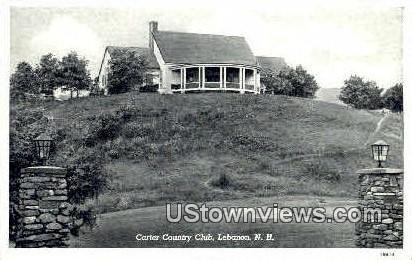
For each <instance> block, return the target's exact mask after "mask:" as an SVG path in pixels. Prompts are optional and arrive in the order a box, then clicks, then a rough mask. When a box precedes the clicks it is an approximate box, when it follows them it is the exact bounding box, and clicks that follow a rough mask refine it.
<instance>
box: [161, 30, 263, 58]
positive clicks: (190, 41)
mask: <svg viewBox="0 0 412 260" xmlns="http://www.w3.org/2000/svg"><path fill="white" fill-rule="evenodd" d="M153 36H154V39H155V41H156V44H157V46H158V47H159V50H160V53H161V54H162V57H163V59H164V61H165V62H166V63H178V64H211V63H218V64H220V63H223V64H242V65H251V66H256V65H257V63H256V58H255V56H254V55H253V53H252V51H251V50H250V48H249V45H248V44H247V42H246V40H245V38H243V37H239V36H223V35H213V34H197V33H182V32H169V31H157V32H155V33H153Z"/></svg>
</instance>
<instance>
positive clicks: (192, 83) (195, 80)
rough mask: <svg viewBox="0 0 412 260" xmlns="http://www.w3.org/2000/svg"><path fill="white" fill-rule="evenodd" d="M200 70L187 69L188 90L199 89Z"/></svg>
mask: <svg viewBox="0 0 412 260" xmlns="http://www.w3.org/2000/svg"><path fill="white" fill-rule="evenodd" d="M199 83H200V75H199V68H198V67H196V68H186V88H199Z"/></svg>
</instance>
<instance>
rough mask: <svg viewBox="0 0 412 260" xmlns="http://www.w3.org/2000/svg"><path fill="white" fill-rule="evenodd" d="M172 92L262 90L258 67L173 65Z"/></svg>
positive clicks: (257, 91) (243, 91) (255, 91)
mask: <svg viewBox="0 0 412 260" xmlns="http://www.w3.org/2000/svg"><path fill="white" fill-rule="evenodd" d="M170 71H171V89H172V92H181V93H183V92H185V91H196V90H210V91H214V90H217V91H219V90H220V91H221V90H223V91H237V92H240V93H245V92H251V93H259V92H260V77H259V72H258V70H257V68H255V67H246V66H235V65H232V66H228V65H199V66H179V67H171V68H170Z"/></svg>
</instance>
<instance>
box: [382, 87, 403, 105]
mask: <svg viewBox="0 0 412 260" xmlns="http://www.w3.org/2000/svg"><path fill="white" fill-rule="evenodd" d="M383 102H384V105H385V107H386V108H387V109H390V110H392V111H394V112H401V111H403V84H402V83H398V84H396V85H395V86H393V87H391V88H390V89H388V90H387V91H386V92H385V94H384V95H383Z"/></svg>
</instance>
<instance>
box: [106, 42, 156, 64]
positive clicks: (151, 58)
mask: <svg viewBox="0 0 412 260" xmlns="http://www.w3.org/2000/svg"><path fill="white" fill-rule="evenodd" d="M106 50H107V52H108V53H109V54H112V53H113V51H115V50H122V51H127V52H133V53H136V54H137V55H146V56H147V61H148V62H149V64H148V68H149V69H159V68H160V67H159V63H157V60H156V57H155V56H154V54H153V53H152V52H150V51H149V48H143V47H120V46H107V47H106Z"/></svg>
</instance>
